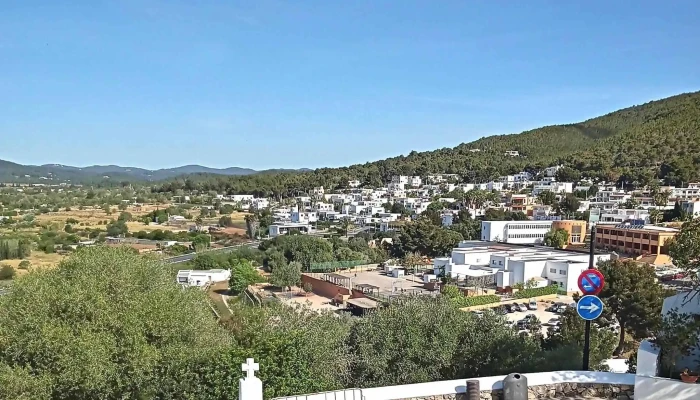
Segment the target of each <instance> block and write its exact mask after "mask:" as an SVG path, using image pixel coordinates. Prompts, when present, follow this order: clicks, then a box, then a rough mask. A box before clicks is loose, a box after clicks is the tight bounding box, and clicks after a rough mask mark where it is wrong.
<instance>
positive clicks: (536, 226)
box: [508, 224, 552, 230]
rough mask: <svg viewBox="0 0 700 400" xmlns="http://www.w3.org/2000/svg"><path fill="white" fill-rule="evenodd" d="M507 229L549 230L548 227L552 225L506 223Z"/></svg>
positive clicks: (550, 227)
mask: <svg viewBox="0 0 700 400" xmlns="http://www.w3.org/2000/svg"><path fill="white" fill-rule="evenodd" d="M508 229H546V230H550V229H552V226H551V225H549V224H517V225H508Z"/></svg>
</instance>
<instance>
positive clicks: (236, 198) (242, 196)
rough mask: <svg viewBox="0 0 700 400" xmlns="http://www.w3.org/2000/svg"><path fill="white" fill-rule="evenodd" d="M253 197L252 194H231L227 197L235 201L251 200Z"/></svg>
mask: <svg viewBox="0 0 700 400" xmlns="http://www.w3.org/2000/svg"><path fill="white" fill-rule="evenodd" d="M254 198H255V196H253V195H252V194H233V195H231V196H229V199H230V200H231V201H235V202H244V201H246V202H251V201H253V199H254Z"/></svg>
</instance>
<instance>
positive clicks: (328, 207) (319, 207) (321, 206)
mask: <svg viewBox="0 0 700 400" xmlns="http://www.w3.org/2000/svg"><path fill="white" fill-rule="evenodd" d="M314 208H315V209H316V211H333V209H334V208H333V204H331V203H323V202H318V203H316V204H314Z"/></svg>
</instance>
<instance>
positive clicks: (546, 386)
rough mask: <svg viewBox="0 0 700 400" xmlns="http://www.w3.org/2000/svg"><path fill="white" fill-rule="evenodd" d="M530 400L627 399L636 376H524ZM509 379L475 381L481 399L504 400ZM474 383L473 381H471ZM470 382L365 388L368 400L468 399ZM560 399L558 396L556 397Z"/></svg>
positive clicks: (582, 373) (577, 373)
mask: <svg viewBox="0 0 700 400" xmlns="http://www.w3.org/2000/svg"><path fill="white" fill-rule="evenodd" d="M524 376H525V377H526V378H527V384H528V388H529V391H530V398H535V399H539V398H547V397H552V396H559V397H566V396H569V397H583V398H586V397H596V396H606V397H607V396H608V395H609V397H612V396H615V397H617V398H620V399H624V400H627V399H629V398H632V394H633V393H634V375H633V374H616V373H612V372H596V371H558V372H541V373H536V374H524ZM504 378H505V376H490V377H485V378H474V379H473V380H477V381H479V388H480V389H481V398H482V399H484V400H492V399H493V400H496V399H501V398H502V392H503V379H504ZM470 380H471V379H470ZM466 382H467V379H461V380H455V381H440V382H429V383H417V384H413V385H401V386H390V387H383V388H371V389H362V395H363V396H364V400H382V399H383V400H392V399H396V400H398V399H430V400H452V399H459V400H461V399H464V396H465V395H464V393H465V392H466ZM555 398H556V397H555Z"/></svg>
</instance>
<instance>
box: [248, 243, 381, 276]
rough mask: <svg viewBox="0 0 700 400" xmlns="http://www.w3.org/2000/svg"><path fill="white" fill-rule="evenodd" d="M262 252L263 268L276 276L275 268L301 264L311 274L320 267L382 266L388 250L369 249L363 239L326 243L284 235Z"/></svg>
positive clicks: (265, 245)
mask: <svg viewBox="0 0 700 400" xmlns="http://www.w3.org/2000/svg"><path fill="white" fill-rule="evenodd" d="M260 250H261V251H264V252H265V258H264V264H265V265H266V266H267V267H268V268H269V269H270V270H272V271H273V272H274V270H275V266H279V265H286V264H287V263H291V262H298V263H300V264H301V265H302V268H303V270H304V271H310V270H311V269H312V267H313V266H315V265H317V264H320V263H330V264H332V262H335V261H337V262H342V261H357V262H361V263H380V262H382V261H385V260H386V259H387V253H386V251H385V250H383V249H380V248H371V247H369V244H368V243H367V240H366V239H365V238H364V237H354V238H351V239H349V240H347V241H346V240H344V239H341V238H339V237H333V238H331V239H330V240H324V239H322V238H318V237H314V236H308V235H284V236H277V237H275V238H273V239H271V240H266V241H264V242H262V243H261V244H260ZM314 270H317V269H314Z"/></svg>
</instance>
